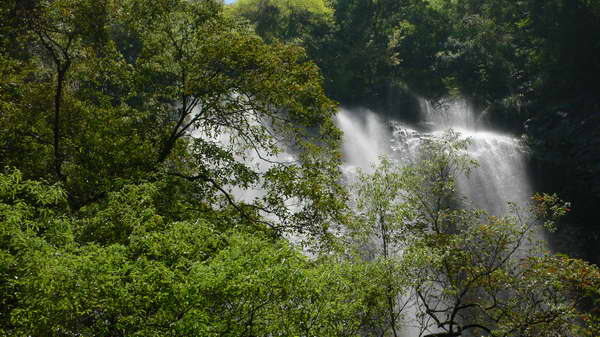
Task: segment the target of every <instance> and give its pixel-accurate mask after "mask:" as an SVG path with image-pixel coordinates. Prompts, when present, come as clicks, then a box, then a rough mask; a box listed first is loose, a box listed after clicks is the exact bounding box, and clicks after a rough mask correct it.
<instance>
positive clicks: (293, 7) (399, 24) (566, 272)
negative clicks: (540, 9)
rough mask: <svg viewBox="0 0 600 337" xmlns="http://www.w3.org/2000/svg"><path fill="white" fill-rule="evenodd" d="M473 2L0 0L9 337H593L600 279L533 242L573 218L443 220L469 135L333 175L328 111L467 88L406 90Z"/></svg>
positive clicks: (464, 214)
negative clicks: (364, 100)
mask: <svg viewBox="0 0 600 337" xmlns="http://www.w3.org/2000/svg"><path fill="white" fill-rule="evenodd" d="M480 3H485V4H489V5H490V6H491V5H492V2H491V1H490V2H477V4H480ZM494 3H495V2H494ZM517 3H518V4H519V5H522V6H526V5H528V4H529V2H517ZM531 3H533V2H531ZM548 3H549V4H550V3H552V4H558V3H559V2H548ZM384 5H385V6H391V7H383V6H384ZM475 5H476V4H470V3H469V2H468V1H456V2H448V5H446V3H445V2H420V1H412V2H411V1H407V2H394V3H392V2H389V3H386V2H385V1H382V2H364V1H339V2H335V3H324V2H320V1H307V2H303V1H299V0H298V1H288V2H286V3H285V5H284V4H283V3H279V2H272V3H271V2H268V1H261V2H260V3H258V5H254V4H253V3H252V2H250V1H247V2H243V1H242V2H240V3H238V4H236V5H235V6H233V7H232V8H227V9H225V8H224V5H223V4H222V3H220V2H215V1H212V0H194V1H187V0H141V1H140V0H28V1H20V0H8V1H4V2H2V4H0V18H1V20H0V37H1V39H0V73H1V78H0V130H1V131H0V170H1V171H0V294H1V297H0V335H3V336H215V337H216V336H248V337H249V336H265V337H266V336H394V337H397V336H399V335H400V334H401V333H402V331H405V330H406V329H407V328H408V327H407V325H409V324H410V325H411V326H413V328H415V327H416V329H417V330H418V331H419V333H421V334H422V335H424V336H426V335H429V336H460V335H462V334H463V333H475V334H479V335H484V336H507V337H508V336H541V335H543V336H571V335H573V334H577V335H581V336H597V335H598V332H599V331H600V330H599V327H600V326H599V317H598V315H599V313H598V312H597V311H595V310H594V309H595V308H598V307H599V306H598V305H597V304H598V302H597V301H598V298H599V296H600V270H599V268H598V267H597V266H595V265H593V264H591V263H588V262H585V261H583V260H579V259H576V258H572V257H568V256H564V255H554V254H551V253H548V252H546V251H545V250H544V249H543V248H542V247H538V245H537V244H536V243H535V242H531V244H527V245H526V244H525V242H529V241H528V240H530V239H531V235H530V233H531V231H532V230H534V228H537V227H538V226H540V225H543V226H544V227H545V228H547V229H549V230H551V229H552V228H553V226H554V224H555V222H556V220H557V219H558V217H560V216H562V215H565V214H566V213H567V212H568V209H569V204H568V203H565V202H564V201H561V200H560V199H559V198H558V197H557V196H556V195H551V194H538V195H536V196H534V198H533V199H532V203H531V205H530V206H531V208H532V209H531V212H525V211H524V210H523V209H522V208H520V207H519V206H517V205H515V206H514V207H513V208H512V209H513V212H512V213H510V214H508V215H507V216H506V217H494V216H491V215H488V214H486V213H485V212H483V211H481V210H471V209H463V208H457V207H455V205H456V199H457V198H461V197H460V196H459V195H458V193H457V191H456V187H455V181H456V180H455V179H456V177H458V176H459V175H463V174H468V172H469V170H470V168H471V167H473V165H476V163H475V162H473V160H471V159H470V158H468V156H466V155H465V152H464V149H465V146H466V144H467V142H468V140H465V139H462V138H461V137H460V135H458V134H455V133H452V132H449V133H448V134H447V135H446V136H445V137H444V138H443V139H441V140H438V141H431V142H429V143H428V144H426V146H425V147H424V149H423V154H422V157H421V158H419V159H418V160H416V161H415V162H414V163H412V164H410V165H407V164H401V163H398V162H394V161H392V160H389V159H383V160H382V161H381V164H380V165H379V166H377V167H375V168H374V171H373V173H362V174H359V178H358V180H357V181H356V183H355V184H351V185H350V186H346V185H345V184H343V181H342V176H341V172H340V160H341V155H340V150H339V142H340V131H339V130H338V129H337V128H336V126H335V124H334V122H333V116H334V114H335V112H336V109H337V103H336V102H335V101H333V100H332V98H335V99H338V100H340V101H343V100H344V97H345V96H346V95H348V96H353V94H351V90H354V89H352V88H354V87H360V88H363V89H364V90H365V92H363V93H361V95H363V94H364V95H365V96H364V97H366V95H367V94H368V95H371V93H372V94H374V95H376V94H377V90H379V89H378V88H379V87H380V86H387V85H388V83H396V84H397V85H398V86H399V87H402V86H410V87H412V88H415V89H414V90H423V92H426V91H427V92H430V93H432V95H433V93H436V94H439V93H440V92H442V91H443V90H450V89H457V90H458V89H461V90H465V91H466V90H468V89H469V88H470V84H469V83H470V82H469V81H467V80H466V79H463V78H461V77H460V74H458V73H452V75H447V76H444V77H443V78H440V81H439V83H437V84H436V82H429V81H427V82H426V81H423V83H433V84H431V85H427V86H426V85H424V84H423V83H421V84H419V81H421V80H422V79H423V78H424V77H422V76H430V77H432V78H433V77H435V76H437V75H435V74H437V73H438V71H437V68H435V67H436V64H438V63H436V62H441V59H445V58H448V57H449V58H454V59H453V60H452V62H465V63H468V64H469V65H471V63H469V62H471V61H472V60H474V59H471V58H469V57H470V56H469V57H467V56H466V55H467V54H468V55H471V54H470V52H469V53H466V52H465V53H466V54H461V53H458V54H455V53H450V52H448V53H447V54H444V53H443V51H441V50H440V49H439V48H441V47H440V46H439V45H437V44H436V43H438V42H439V41H446V40H443V39H437V38H436V39H432V40H430V38H432V37H447V41H456V43H457V46H462V45H461V43H466V42H465V41H467V38H466V37H463V40H461V39H460V37H461V35H460V34H459V33H458V32H462V33H464V34H467V32H471V31H470V30H469V29H471V28H472V27H471V28H469V27H462V28H461V27H454V26H452V24H456V22H457V20H454V21H453V20H448V17H449V16H450V17H452V18H454V17H459V16H460V15H466V14H464V13H466V12H468V13H470V12H469V11H475V10H476V9H475V8H474V7H473V6H475ZM505 5H506V4H503V5H502V6H499V7H493V6H491V7H489V8H488V7H485V6H484V7H485V10H486V11H494V10H496V9H498V10H500V9H501V10H503V11H504V10H506V11H510V10H511V8H512V10H514V11H516V9H515V8H513V7H511V6H505ZM583 5H585V6H588V7H589V8H590V10H591V9H592V8H595V10H596V12H593V13H594V14H592V12H590V14H589V15H597V14H598V12H597V9H598V7H597V5H596V2H593V1H588V2H582V6H583ZM447 6H450V7H447ZM549 6H550V5H549ZM463 7H464V8H463ZM588 7H585V8H586V10H587V9H588ZM257 8H258V9H260V11H258V12H256V9H257ZM371 10H372V11H371ZM477 10H479V9H477ZM482 10H483V9H482ZM464 11H466V12H464ZM367 13H373V15H372V16H371V15H370V14H369V15H366V17H367V18H368V20H366V21H363V20H362V19H360V20H359V18H360V17H361V15H365V14H367ZM494 13H495V12H494ZM531 13H534V12H531ZM509 14H510V13H509ZM534 14H535V13H534ZM498 15H500V14H498ZM506 15H508V14H506ZM532 15H533V14H532ZM540 15H542V14H540ZM542 16H543V15H542ZM509 17H510V15H508V17H507V19H506V20H508V19H509ZM394 20H396V21H394ZM419 20H422V21H419ZM342 22H343V24H342ZM474 22H475V23H478V21H477V20H475V21H474ZM532 22H537V21H532ZM429 23H435V24H429ZM478 24H482V25H483V23H478ZM487 24H489V25H492V24H491V23H487ZM529 24H531V25H534V23H529V21H524V25H525V26H526V27H529V26H528V25H529ZM582 24H583V23H582ZM361 25H364V26H362V27H361ZM375 26H377V27H378V28H377V27H375ZM534 26H535V25H534ZM484 27H487V26H485V25H483V26H481V27H480V26H477V29H483V28H484ZM532 27H533V26H532ZM459 28H461V29H464V30H461V29H459ZM488 28H489V29H490V31H489V32H488V31H486V32H485V33H486V34H487V33H490V34H491V33H492V32H496V30H495V29H492V28H490V27H488ZM472 29H475V28H472ZM557 29H558V28H557ZM526 31H527V29H521V30H519V32H526ZM533 31H535V29H533ZM353 34H356V35H353ZM444 34H447V35H444ZM453 34H454V35H453ZM482 34H483V35H485V34H484V32H482ZM523 34H525V33H523ZM590 34H591V33H590ZM425 37H426V38H425ZM450 37H452V38H450ZM481 38H482V39H491V40H493V41H496V40H497V39H496V38H492V37H485V36H482V37H481ZM540 39H541V38H540ZM425 40H427V41H428V42H427V43H425ZM491 40H490V41H491ZM435 41H438V42H435ZM461 41H462V42H461ZM540 41H541V42H540V43H543V42H544V41H546V40H543V39H542V40H540ZM530 42H531V41H530ZM403 46H404V47H403ZM407 46H415V48H408V47H407ZM384 47H385V48H384ZM417 47H418V48H417ZM467 47H468V46H462V47H461V48H467ZM470 47H472V48H474V49H476V48H475V47H476V46H475V45H474V46H470ZM496 47H498V48H500V47H501V46H498V45H494V48H496ZM589 47H590V48H594V46H593V45H590V46H589ZM596 47H597V46H596ZM327 48H329V49H327ZM344 48H345V49H344ZM382 48H383V49H382ZM403 48H406V49H407V50H412V52H413V53H415V54H414V55H412V56H411V55H409V54H406V55H404V54H402V53H400V50H403ZM490 48H491V47H490ZM548 48H550V46H548ZM326 49H327V50H329V51H326ZM344 50H346V51H349V50H357V51H359V53H350V52H348V53H344ZM384 50H385V52H380V51H384ZM334 51H335V52H334ZM363 53H364V54H363ZM340 55H343V56H344V57H345V58H342V56H340ZM368 55H371V56H372V57H373V59H372V60H370V61H369V62H364V61H365V59H364V58H366V57H367V56H368ZM421 55H429V56H430V58H429V59H427V58H425V59H423V58H421V57H420V56H421ZM544 55H545V54H544ZM544 55H540V56H536V57H533V56H531V57H532V59H536V60H539V62H550V61H549V60H545V59H544V57H545V56H544ZM546 56H547V55H546ZM498 57H501V55H500V54H499V55H498ZM528 57H529V56H528ZM565 57H566V56H565ZM538 58H539V59H538ZM589 61H590V62H592V60H591V59H590V60H589ZM418 62H428V63H427V64H426V65H427V66H422V64H421V63H419V64H417V63H418ZM482 62H483V61H482ZM556 62H562V60H557V61H556ZM593 62H595V61H593ZM593 62H592V63H593ZM334 65H337V66H339V67H337V66H336V67H334ZM359 65H361V66H359ZM573 66H575V64H573ZM390 67H391V68H390ZM432 67H433V68H432ZM453 67H454V66H453ZM456 67H457V66H456ZM461 67H462V66H461ZM465 67H466V65H465ZM531 67H532V69H534V68H536V66H535V65H531ZM351 69H360V70H361V71H356V72H354V71H350V70H351ZM390 69H391V71H388V70H390ZM453 69H454V68H453ZM536 69H537V68H536ZM545 69H546V70H540V71H551V70H552V69H550V68H545ZM493 70H494V71H497V72H498V73H497V75H502V76H507V75H509V74H507V73H506V72H505V71H504V70H496V69H493ZM555 70H556V71H558V69H555ZM482 71H483V70H482ZM487 71H492V69H489V70H487V68H486V70H485V71H484V72H487ZM552 71H554V70H552ZM373 73H377V74H387V75H385V76H394V77H393V78H392V79H393V81H392V82H388V80H389V79H388V78H384V77H382V76H371V74H373ZM449 74H450V73H449ZM434 75H435V76H434ZM396 76H397V77H396ZM482 76H483V75H482ZM486 76H488V75H486ZM540 76H541V77H542V78H544V76H542V75H540ZM549 77H551V76H549ZM552 78H554V77H552ZM563 79H564V78H563ZM470 80H471V81H474V79H470ZM565 80H566V79H565ZM490 81H491V80H490ZM494 81H495V80H494ZM382 83H383V84H382ZM473 83H474V82H473ZM482 83H488V82H485V81H483V82H482ZM489 83H490V85H491V82H489ZM494 83H496V82H494ZM511 83H512V82H511ZM396 84H394V85H396ZM513 84H514V83H512V84H511V85H513ZM537 85H549V84H548V83H538V82H535V81H534V82H532V86H537ZM334 88H335V89H334ZM511 88H512V87H511ZM363 89H361V90H363ZM336 90H337V91H336ZM438 90H441V91H438ZM511 90H512V89H511ZM531 90H532V91H534V92H536V90H537V87H532V88H531ZM507 92H510V90H508V91H507ZM475 94H479V93H478V92H476V90H474V91H473V95H475ZM510 94H511V95H512V94H513V92H510ZM357 97H361V96H357ZM507 97H508V96H507ZM511 97H512V96H511ZM523 214H531V215H532V216H533V217H532V218H529V217H527V216H523ZM524 250H526V254H522V253H523V251H524ZM400 251H402V252H400ZM408 308H411V309H410V310H409V309H408Z"/></svg>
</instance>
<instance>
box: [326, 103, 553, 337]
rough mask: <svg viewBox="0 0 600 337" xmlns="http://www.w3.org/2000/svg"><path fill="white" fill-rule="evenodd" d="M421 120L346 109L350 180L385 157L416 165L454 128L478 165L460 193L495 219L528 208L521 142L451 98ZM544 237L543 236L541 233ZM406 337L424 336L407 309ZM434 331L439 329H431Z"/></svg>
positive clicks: (427, 107)
mask: <svg viewBox="0 0 600 337" xmlns="http://www.w3.org/2000/svg"><path fill="white" fill-rule="evenodd" d="M420 114H421V118H420V122H419V123H418V124H417V125H408V124H406V123H403V122H402V121H399V120H384V119H383V118H381V117H379V116H378V115H376V114H375V113H373V112H371V111H368V110H360V111H352V110H347V109H341V110H340V111H339V113H338V115H337V125H338V127H339V128H340V129H341V130H342V131H343V146H342V150H343V155H344V165H343V169H344V172H346V174H347V178H348V180H352V179H353V174H352V173H353V172H354V170H355V169H356V168H360V169H362V170H365V171H367V172H369V171H370V168H372V166H373V165H375V164H377V161H378V158H379V156H381V155H386V156H389V157H392V158H394V159H396V160H398V161H399V162H401V163H402V162H403V161H404V162H406V161H410V160H411V158H415V157H416V152H417V151H418V148H419V146H420V144H421V143H422V141H423V139H431V138H435V137H439V136H440V135H441V134H442V133H443V132H444V131H445V130H447V129H449V128H452V129H453V130H455V131H457V132H459V133H460V134H461V135H462V136H464V137H467V138H469V139H470V145H469V147H468V149H467V152H468V154H469V155H470V157H471V158H472V159H475V160H476V161H477V162H478V167H476V168H474V169H473V170H472V171H471V173H470V174H469V175H468V176H463V177H457V189H458V192H459V194H462V195H463V196H465V197H466V198H467V199H468V200H470V201H471V206H472V207H475V208H479V209H483V210H486V211H487V212H489V213H490V214H492V215H496V216H502V215H505V214H506V213H507V202H508V201H511V202H514V203H516V204H517V205H522V206H525V205H527V204H528V202H529V200H530V197H531V194H532V192H533V190H532V185H531V179H530V177H529V171H530V170H529V168H528V164H527V160H526V159H527V158H526V152H525V149H524V147H523V146H522V145H521V142H520V140H519V139H518V138H515V137H513V136H510V135H506V134H502V133H499V132H496V131H494V130H493V129H491V128H489V127H487V126H486V125H485V123H484V122H483V121H482V120H481V119H480V118H478V116H477V114H476V113H475V111H474V109H473V108H472V107H471V106H470V105H469V104H468V103H467V102H466V101H465V100H462V99H456V100H447V101H445V102H442V103H441V104H439V105H436V106H435V108H434V107H432V105H431V104H430V103H429V102H427V101H425V100H421V112H420ZM535 235H536V236H537V238H538V239H542V236H541V235H542V233H541V232H539V233H536V234H535ZM404 312H405V314H406V316H407V320H405V323H404V325H405V326H404V327H403V329H404V331H403V334H404V336H407V337H408V336H419V329H418V328H417V327H416V326H415V325H416V324H415V323H414V322H411V319H410V318H409V317H410V316H414V314H415V313H416V312H415V308H413V307H410V306H409V307H407V308H406V309H405V311H404ZM431 332H433V331H431Z"/></svg>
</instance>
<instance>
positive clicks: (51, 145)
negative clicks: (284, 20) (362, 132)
mask: <svg viewBox="0 0 600 337" xmlns="http://www.w3.org/2000/svg"><path fill="white" fill-rule="evenodd" d="M63 14H64V15H63ZM24 15H26V17H30V18H31V19H30V20H29V22H30V25H29V30H28V31H27V34H30V35H31V36H33V38H35V39H34V40H35V41H37V42H36V43H37V44H36V46H39V48H40V49H33V53H32V54H33V55H32V57H30V58H28V59H26V60H25V61H19V60H14V59H13V58H12V57H10V56H8V55H6V54H5V56H4V57H6V60H7V61H6V63H5V62H3V66H4V64H6V67H7V68H6V70H7V71H8V72H9V75H10V76H11V77H14V78H15V79H24V78H26V77H27V76H30V77H32V81H30V82H32V84H29V85H24V83H23V82H20V83H19V84H17V85H16V86H17V87H18V88H19V91H14V90H13V91H10V90H9V91H6V95H8V96H6V104H8V105H10V106H11V109H10V110H8V114H6V115H3V116H2V122H3V129H5V130H7V133H5V136H3V140H2V142H1V143H0V144H4V145H3V150H2V151H3V153H6V154H7V156H6V157H5V158H3V161H2V165H14V166H16V167H19V168H20V169H21V170H22V171H23V172H24V174H25V175H26V176H27V177H29V178H39V177H45V178H51V179H53V180H56V181H62V183H63V185H64V187H65V188H66V190H67V192H68V193H67V195H68V199H69V203H70V204H71V207H72V208H73V209H75V210H77V209H80V208H82V207H84V206H86V205H88V204H90V203H94V202H96V201H98V200H100V199H103V198H105V197H106V195H107V193H109V192H110V191H111V190H114V189H119V188H121V187H122V186H123V183H124V182H125V183H126V182H140V181H142V180H145V179H147V178H148V176H149V175H155V174H158V173H159V172H160V174H169V175H173V176H176V177H178V179H184V180H187V181H188V182H187V184H190V185H193V186H196V187H195V188H196V189H197V191H196V192H195V195H196V196H203V197H200V199H202V200H198V202H206V203H209V204H212V205H217V207H220V206H218V205H219V204H221V203H224V204H227V205H228V206H233V207H235V208H236V209H237V210H238V213H239V214H240V216H241V217H246V218H248V217H252V218H255V219H257V218H256V216H255V214H257V213H265V214H266V213H269V214H273V216H272V219H277V220H276V221H274V222H273V223H272V225H273V226H274V227H275V226H277V227H279V228H284V227H290V226H292V223H294V226H295V227H296V228H297V229H307V230H308V229H309V228H310V230H311V231H313V232H323V230H321V229H319V228H318V227H320V226H323V225H325V224H326V223H327V222H329V220H332V221H333V218H332V217H335V214H334V213H335V212H336V211H333V212H325V213H323V212H322V211H323V210H326V209H327V208H324V207H319V206H318V204H321V203H322V204H325V203H328V204H329V205H336V204H337V206H335V207H329V208H328V209H329V210H335V209H337V210H339V209H340V208H341V203H340V202H339V201H338V196H340V195H342V193H341V191H342V190H341V189H340V188H339V186H338V184H337V183H336V180H337V177H338V176H339V172H338V169H337V162H338V160H339V155H338V153H337V147H336V144H337V142H338V141H339V132H338V131H337V129H336V128H335V126H334V124H333V121H332V116H333V113H334V112H335V107H334V104H333V102H332V101H330V100H329V99H328V98H327V97H326V96H325V95H324V93H323V90H322V89H321V77H320V74H319V72H318V69H317V68H316V67H315V66H314V65H313V64H312V63H311V62H310V61H309V60H308V59H307V58H306V56H305V55H304V53H303V52H302V51H301V50H300V49H299V48H296V47H290V46H283V45H273V46H269V45H266V44H264V43H263V42H262V41H260V39H259V38H258V37H257V36H255V35H254V34H253V33H252V32H251V31H250V30H249V29H248V27H246V26H244V25H242V24H239V23H237V22H235V21H233V20H231V19H227V18H225V17H224V16H223V15H222V8H221V5H220V4H218V3H216V2H212V1H193V2H189V1H170V2H168V1H167V2H154V1H152V2H138V1H122V2H112V1H105V2H94V3H93V4H92V3H88V2H85V1H52V2H40V3H38V4H37V6H35V7H34V8H33V9H30V10H27V11H26V12H25V13H24ZM57 27H58V28H57ZM59 28H60V29H59ZM22 48H26V47H25V46H22ZM3 60H4V59H3ZM46 61H50V63H51V65H50V66H49V65H48V64H47V63H46ZM18 62H22V65H19V63H18ZM17 65H18V66H17ZM50 78H52V79H53V80H49V79H50ZM53 81H54V83H55V84H50V83H52V82H53ZM8 89H10V87H9V88H8ZM2 90H4V89H2ZM23 90H29V91H28V92H27V94H25V92H23ZM50 107H52V109H50ZM284 144H291V145H284ZM284 150H286V151H288V152H289V153H294V157H295V158H294V159H293V160H291V161H290V160H287V159H285V160H284V159H281V158H280V159H277V155H279V154H281V152H282V151H284ZM23 152H25V153H28V154H31V155H32V159H31V160H30V161H20V160H14V159H16V158H17V157H18V156H19V155H20V154H21V153H23ZM250 157H252V158H254V163H252V164H249V162H248V161H246V159H247V158H250ZM33 158H35V160H34V159H33ZM28 162H32V165H35V166H34V167H28V166H26V165H25V164H26V163H28ZM258 164H260V165H259V166H260V167H259V168H257V167H256V165H258ZM48 165H51V166H52V167H53V170H52V172H54V173H53V177H48V176H47V175H48V173H49V172H50V171H49V170H48V169H47V168H48ZM326 181H328V182H326ZM317 185H318V186H317ZM238 187H239V188H241V189H262V190H264V191H265V193H263V194H261V195H260V196H257V197H256V198H255V199H253V200H249V201H246V203H245V205H240V204H241V202H240V201H239V200H236V198H235V197H234V195H233V194H232V192H231V190H232V189H233V188H238ZM218 195H221V198H215V197H214V196H218ZM291 199H293V200H295V202H297V204H298V205H299V207H296V208H294V209H293V211H292V208H290V207H288V205H287V204H286V200H288V203H289V200H291ZM326 213H329V214H326Z"/></svg>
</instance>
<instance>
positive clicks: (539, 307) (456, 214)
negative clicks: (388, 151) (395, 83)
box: [357, 132, 600, 336]
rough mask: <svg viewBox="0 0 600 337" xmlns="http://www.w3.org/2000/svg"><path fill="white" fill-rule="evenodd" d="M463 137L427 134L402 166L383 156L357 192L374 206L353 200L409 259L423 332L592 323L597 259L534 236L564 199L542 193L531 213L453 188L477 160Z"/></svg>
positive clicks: (571, 328) (518, 330)
mask: <svg viewBox="0 0 600 337" xmlns="http://www.w3.org/2000/svg"><path fill="white" fill-rule="evenodd" d="M466 145H467V143H466V142H465V140H461V138H460V137H459V135H458V134H456V133H453V132H450V133H447V134H446V135H444V136H442V137H440V138H437V139H436V138H433V139H429V140H427V141H426V143H425V144H424V145H423V146H422V149H421V155H420V157H419V158H417V160H416V161H415V162H414V163H413V164H410V165H407V166H405V167H398V166H393V165H391V164H390V162H389V161H386V160H384V161H382V163H381V164H379V166H378V167H377V168H376V170H375V171H374V173H373V174H372V175H370V176H369V175H367V176H365V175H363V176H362V181H361V183H360V185H359V186H362V190H361V191H369V193H363V194H362V195H361V197H362V199H361V200H362V201H363V202H365V203H366V205H367V206H368V207H367V208H364V204H362V205H361V204H360V203H359V204H358V206H359V207H357V211H358V212H359V214H360V215H361V216H362V217H364V219H365V220H366V221H365V223H366V226H365V225H363V226H362V227H360V228H361V229H362V230H363V233H362V235H363V237H367V238H369V240H374V239H376V240H378V241H379V242H381V243H380V245H375V249H379V250H380V251H381V252H382V253H383V254H389V252H388V251H387V250H386V248H387V247H388V245H389V244H390V243H391V242H399V243H400V247H399V248H400V249H397V251H398V252H399V253H396V254H395V255H394V256H390V255H388V258H390V259H392V260H394V262H395V263H396V264H397V265H398V266H404V267H400V270H403V272H404V273H405V276H404V277H405V280H407V282H406V283H405V284H404V285H403V286H404V288H405V289H407V290H405V291H408V289H411V291H412V294H413V297H412V302H411V303H410V304H409V305H411V306H412V307H413V308H414V309H415V310H416V317H415V319H416V322H417V323H418V324H419V326H420V328H421V334H422V335H425V336H462V335H463V334H467V333H468V334H470V333H475V334H483V335H486V336H539V335H548V336H566V335H570V334H572V333H575V331H579V330H580V329H581V330H582V331H587V332H578V333H588V334H593V333H596V332H597V331H596V330H594V329H595V327H594V326H593V324H590V323H588V322H592V321H593V319H592V318H590V317H588V316H589V315H588V314H586V313H585V311H581V308H582V305H583V304H585V303H586V301H589V300H590V298H593V296H595V295H592V297H589V296H590V293H589V289H590V285H591V284H594V285H593V286H591V288H595V287H597V286H596V285H597V284H598V282H599V281H600V279H598V277H599V276H600V274H599V270H598V268H597V267H595V266H593V265H591V264H589V263H586V262H583V261H581V260H577V259H572V258H568V257H565V256H560V255H558V256H557V255H552V254H549V253H546V252H544V251H543V250H541V247H540V246H539V242H538V241H536V237H535V233H538V232H539V229H537V226H538V224H539V220H538V219H543V220H544V221H545V223H544V224H545V226H546V227H548V228H552V226H553V221H555V220H556V219H557V218H558V217H560V216H562V215H564V214H565V213H566V211H567V210H568V204H566V203H564V202H561V201H560V200H559V199H558V198H557V197H556V196H552V195H536V196H534V201H535V202H536V203H535V204H534V205H535V207H534V208H533V209H532V211H531V212H532V213H527V212H525V211H524V210H523V209H521V208H519V207H517V206H516V205H513V206H512V208H511V209H512V210H513V212H512V213H511V214H509V215H507V216H505V217H495V216H489V215H487V214H486V212H484V211H482V210H477V209H471V208H469V207H468V203H467V200H461V199H457V198H456V193H457V191H456V188H455V177H456V176H457V175H458V174H465V173H467V172H468V170H469V169H470V168H471V167H472V165H474V162H473V161H472V160H470V159H469V158H468V156H467V155H466V154H465V153H464V152H463V151H464V149H465V147H466ZM465 206H466V207H465ZM528 214H531V216H529V215H528ZM401 233H405V234H403V235H402V236H398V234H401ZM394 235H395V236H394ZM392 239H396V240H397V241H392ZM363 247H365V246H364V245H363ZM363 249H364V248H363ZM371 249H373V248H371ZM367 251H369V248H367ZM403 268H404V269H403ZM549 271H551V273H553V275H552V276H548V275H547V273H548V272H549ZM575 275H577V276H575ZM576 279H580V281H576ZM380 282H382V284H385V282H386V281H385V280H382V281H380ZM391 308H393V306H389V307H388V310H389V311H391ZM582 317H583V318H584V319H582ZM409 319H410V318H409ZM404 324H406V323H404ZM595 331H596V332H595Z"/></svg>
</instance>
